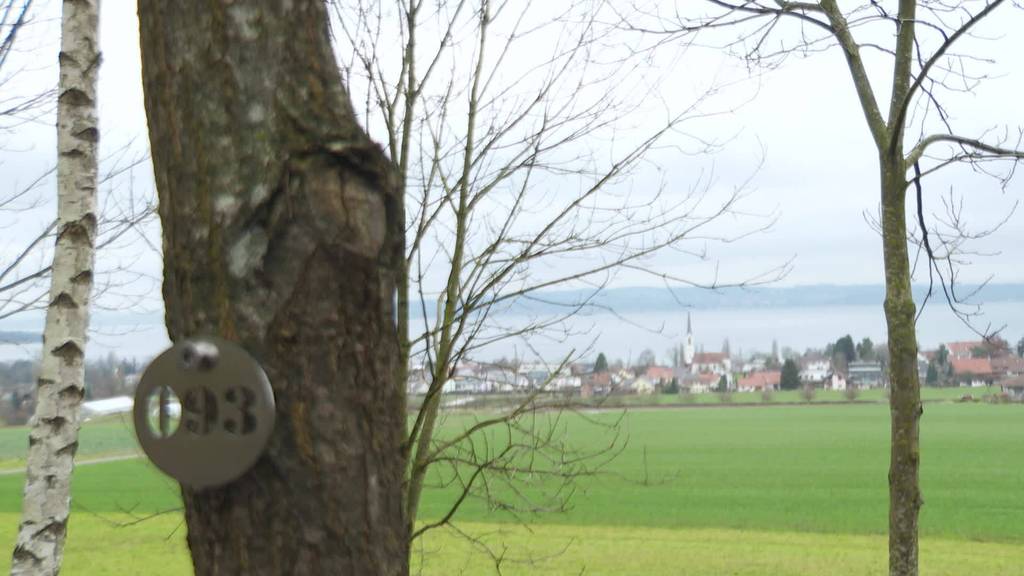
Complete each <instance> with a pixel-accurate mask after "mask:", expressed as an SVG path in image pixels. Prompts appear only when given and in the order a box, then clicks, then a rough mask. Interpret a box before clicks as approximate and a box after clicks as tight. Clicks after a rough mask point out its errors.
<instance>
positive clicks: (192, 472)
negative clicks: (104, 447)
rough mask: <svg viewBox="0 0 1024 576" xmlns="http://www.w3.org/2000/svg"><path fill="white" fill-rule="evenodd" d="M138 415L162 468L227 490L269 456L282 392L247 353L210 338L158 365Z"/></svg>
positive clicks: (142, 385) (139, 431)
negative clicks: (277, 399) (277, 395)
mask: <svg viewBox="0 0 1024 576" xmlns="http://www.w3.org/2000/svg"><path fill="white" fill-rule="evenodd" d="M179 399H180V400H179ZM133 416H134V421H135V435H136V436H137V437H138V439H139V444H141V445H142V449H143V450H144V451H145V452H146V454H147V455H148V456H149V458H150V460H152V461H153V464H155V465H156V466H157V468H159V469H160V470H162V471H164V472H165V473H167V474H168V475H170V476H172V477H173V478H174V479H176V480H178V481H179V482H181V483H182V484H185V485H187V486H190V487H192V488H197V489H199V488H206V487H211V486H220V485H223V484H227V483H229V482H231V481H233V480H235V479H237V478H239V477H240V476H242V475H243V474H245V473H246V472H247V471H248V470H249V469H250V468H252V466H253V465H254V464H255V463H256V461H257V460H259V458H260V456H261V455H262V454H263V451H264V449H265V448H266V445H267V440H268V439H269V438H270V433H271V432H272V431H273V429H274V393H273V390H272V389H271V387H270V381H269V380H268V379H267V376H266V374H265V373H264V371H263V369H262V368H261V367H260V365H259V364H258V363H257V362H256V361H255V360H254V359H253V358H252V357H251V356H250V355H249V354H248V353H247V352H246V351H245V350H243V349H242V348H241V347H239V346H238V345H236V344H233V343H231V342H227V341H225V340H221V339H219V338H202V339H197V340H190V341H186V342H182V343H179V344H177V345H175V346H174V347H172V348H171V349H169V350H167V351H165V352H164V353H163V354H161V355H160V356H158V357H157V358H156V359H155V360H153V363H152V364H150V365H149V367H147V368H146V371H145V373H144V374H143V375H142V379H141V380H140V381H139V386H138V389H137V390H136V392H135V407H134V410H133ZM151 419H152V420H153V421H155V422H156V424H155V425H154V424H151ZM172 420H173V421H174V424H175V425H174V427H173V428H172V426H171V424H172V422H171V421H172ZM178 422H180V423H181V426H177V423H178Z"/></svg>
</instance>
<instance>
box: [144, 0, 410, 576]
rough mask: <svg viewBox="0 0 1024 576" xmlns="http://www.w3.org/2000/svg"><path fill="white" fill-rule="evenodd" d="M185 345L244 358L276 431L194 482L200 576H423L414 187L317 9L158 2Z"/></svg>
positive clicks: (167, 166)
mask: <svg viewBox="0 0 1024 576" xmlns="http://www.w3.org/2000/svg"><path fill="white" fill-rule="evenodd" d="M139 22H140V32H141V46H142V76H143V87H144V89H145V101H146V114H147V117H148V121H149V134H150V144H151V149H152V157H153V167H154V173H155V176H156V184H157V192H158V193H159V200H160V204H159V211H160V219H161V222H162V224H163V248H164V285H163V294H164V302H165V306H166V311H167V316H166V322H167V329H168V332H169V334H170V337H171V339H172V340H175V341H178V340H180V339H182V338H187V337H190V336H195V335H200V334H211V335H218V336H221V337H223V338H226V339H229V340H232V341H235V342H238V343H239V344H240V345H242V346H243V347H245V348H246V349H247V350H248V351H249V352H250V353H251V354H252V355H253V356H254V357H255V358H256V359H257V360H258V361H259V362H260V363H261V365H262V366H263V368H264V369H265V370H266V372H267V375H268V377H269V379H270V382H271V383H272V385H273V388H274V394H275V399H276V410H277V422H276V424H275V427H274V432H273V434H272V436H271V438H270V440H269V443H268V447H267V450H266V452H265V453H264V455H263V456H262V458H261V459H260V460H259V461H258V462H257V463H256V465H255V466H254V467H253V469H251V470H250V471H248V472H247V473H246V474H244V475H243V476H242V477H241V478H239V479H238V480H236V481H234V482H232V483H231V484H229V485H226V486H222V487H216V488H210V489H205V490H201V491H198V490H192V489H189V488H184V487H183V488H182V496H183V499H184V503H185V518H186V521H187V524H188V545H189V548H190V550H191V554H192V561H193V566H194V569H195V573H196V574H197V575H199V576H204V575H207V574H209V575H214V574H245V575H247V576H260V575H268V576H271V575H272V576H278V575H280V574H332V575H346V574H351V575H363V574H367V575H369V574H372V575H381V576H389V575H398V576H401V575H403V574H406V573H408V562H409V553H408V550H409V547H408V541H407V530H406V524H405V518H404V514H403V506H402V486H403V472H404V468H405V466H404V461H405V460H404V458H403V455H402V449H403V441H404V439H405V405H404V404H405V402H404V383H403V382H400V381H399V380H398V379H397V378H396V377H395V376H396V374H398V373H399V368H400V367H399V366H398V359H399V356H400V346H401V343H400V342H399V337H398V332H397V330H396V326H395V322H396V318H395V317H394V314H395V304H394V297H395V289H396V281H397V279H398V278H399V277H400V270H401V261H402V257H403V255H402V251H403V249H402V237H403V230H404V225H403V221H402V213H401V184H400V182H399V180H398V178H397V177H396V176H395V173H394V171H393V167H392V166H391V164H390V163H389V161H388V159H387V158H386V157H385V155H384V154H383V152H382V150H381V149H380V148H379V147H377V146H376V145H374V144H373V143H372V142H370V140H369V139H368V137H367V136H366V134H365V133H364V132H363V130H362V129H361V128H360V127H359V126H358V125H357V123H356V120H355V115H354V113H353V110H352V107H351V103H350V101H349V96H348V94H347V92H346V89H345V87H344V85H343V84H342V81H341V77H340V74H339V73H338V67H337V64H336V62H335V58H334V54H333V52H332V49H331V44H330V40H329V36H328V24H327V13H326V7H325V6H324V3H323V2H321V1H319V0H301V1H299V0H296V1H293V2H282V1H281V0H249V1H247V2H235V3H225V2H221V1H220V0H175V1H174V2H169V1H167V0H140V2H139Z"/></svg>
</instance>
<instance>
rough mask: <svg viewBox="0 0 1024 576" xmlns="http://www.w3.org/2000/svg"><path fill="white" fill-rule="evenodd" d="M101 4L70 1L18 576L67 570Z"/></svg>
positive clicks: (15, 566) (81, 391) (64, 23)
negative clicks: (51, 243) (52, 231)
mask: <svg viewBox="0 0 1024 576" xmlns="http://www.w3.org/2000/svg"><path fill="white" fill-rule="evenodd" d="M98 14H99V2H98V0H65V2H64V4H63V15H62V20H61V52H60V85H59V89H58V93H59V97H58V99H57V155H58V156H57V219H58V226H57V244H56V247H55V249H54V254H53V272H52V276H51V284H50V300H49V307H48V308H47V311H46V326H45V328H44V331H43V359H42V367H41V368H40V372H39V381H38V387H37V404H36V413H35V417H34V421H33V424H32V430H31V432H30V433H29V449H28V461H27V467H26V473H25V492H24V499H23V502H22V509H23V511H22V520H21V525H20V527H19V529H18V539H17V543H16V544H15V548H14V556H13V559H12V562H11V574H32V575H49V574H57V573H58V572H60V565H61V559H62V557H63V552H64V541H65V538H66V536H67V524H68V516H69V514H70V510H69V508H70V504H71V473H72V471H73V469H74V458H75V452H76V451H77V449H78V428H79V412H80V408H81V404H82V398H83V397H84V396H85V341H86V332H87V330H88V327H89V296H90V292H92V283H93V282H92V280H93V271H92V270H93V251H94V250H93V247H94V244H95V240H96V214H95V211H96V173H97V168H96V150H97V147H98V140H99V131H98V130H97V127H96V78H97V72H98V69H99V62H100V55H99V38H98V35H99V34H98V32H99V31H98V27H99V18H98Z"/></svg>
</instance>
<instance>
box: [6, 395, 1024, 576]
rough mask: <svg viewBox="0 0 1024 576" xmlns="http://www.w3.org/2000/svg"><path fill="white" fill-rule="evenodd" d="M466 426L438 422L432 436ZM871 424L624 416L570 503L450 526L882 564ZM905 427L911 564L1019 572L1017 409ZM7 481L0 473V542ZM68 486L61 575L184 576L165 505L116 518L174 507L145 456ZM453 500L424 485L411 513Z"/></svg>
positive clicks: (581, 559)
mask: <svg viewBox="0 0 1024 576" xmlns="http://www.w3.org/2000/svg"><path fill="white" fill-rule="evenodd" d="M620 416H621V414H620V413H614V412H609V413H600V414H591V415H589V418H592V419H596V420H598V421H603V422H610V421H612V420H614V419H616V418H619V417H620ZM472 419H473V417H471V416H467V415H464V414H462V415H456V416H452V417H451V418H449V420H448V423H447V429H448V430H456V429H458V428H459V427H460V426H464V425H466V424H467V423H469V421H471V420H472ZM108 424H109V423H108ZM120 426H121V427H122V433H123V434H124V435H125V438H128V439H129V440H130V439H131V435H130V431H128V430H127V429H126V428H124V425H123V424H120ZM565 426H566V427H565V429H564V431H565V433H566V434H567V436H568V439H569V440H570V441H571V442H573V443H575V444H577V445H589V446H598V445H601V444H603V443H605V442H607V441H608V440H609V438H610V433H609V431H607V430H605V429H603V428H601V427H600V426H594V425H592V424H587V423H586V421H585V420H584V419H583V418H570V419H568V420H566V424H565ZM87 428H88V427H87ZM888 428H889V416H888V409H887V407H886V406H884V405H880V404H875V405H871V404H867V405H818V406H771V407H720V408H693V409H678V410H636V411H633V412H631V413H629V414H628V415H627V416H626V417H625V418H624V420H623V423H622V426H621V427H620V433H621V434H622V436H623V437H628V444H627V445H626V448H625V450H624V451H623V452H622V453H621V454H620V455H619V456H618V457H617V458H616V459H615V460H614V461H613V462H612V463H611V464H609V465H608V466H607V467H606V468H605V470H604V473H603V474H601V475H598V476H596V477H593V478H587V479H585V480H584V481H583V482H582V484H581V485H580V486H579V490H578V491H577V493H576V494H575V496H574V498H573V501H572V509H571V510H570V511H569V512H567V513H564V514H555V515H542V516H538V517H535V518H532V519H530V520H531V521H532V522H535V523H536V524H535V525H534V526H533V527H532V528H531V529H530V530H526V529H524V528H522V527H520V526H519V525H518V524H516V523H515V522H514V518H512V517H509V516H504V515H502V514H500V513H495V512H491V511H489V510H487V508H486V506H484V505H483V504H482V503H481V502H479V501H470V502H469V503H467V504H466V506H465V507H464V508H463V509H462V510H461V512H460V518H461V520H462V522H463V524H462V525H461V527H462V528H463V529H464V530H466V531H467V532H468V533H470V534H473V535H475V536H479V537H481V538H483V539H484V540H485V541H488V542H490V543H491V544H492V545H493V547H494V549H496V550H505V552H504V554H505V558H506V560H505V563H504V566H503V571H504V572H505V573H511V574H575V573H580V571H581V570H585V573H586V574H665V575H668V574H693V575H705V574H706V575H709V576H710V575H713V574H751V575H753V574H794V575H797V574H800V575H804V574H806V575H811V574H837V575H838V574H879V575H881V574H885V572H886V570H885V565H886V557H885V541H886V539H885V530H886V503H887V488H886V471H887V465H888V448H887V442H888V435H889V432H888ZM922 430H923V440H922V483H923V490H924V499H925V506H924V509H923V512H922V521H921V524H922V526H921V528H922V535H923V545H922V564H923V567H924V570H923V573H924V574H932V575H954V574H964V575H967V574H971V575H973V574H986V575H987V574H1000V575H1001V574H1006V575H1010V574H1015V575H1016V574H1021V573H1022V571H1021V566H1024V441H1022V438H1024V407H1022V406H1019V405H989V404H953V403H942V404H940V403H935V404H928V405H927V406H926V409H925V416H924V420H923V428H922ZM0 432H2V433H7V432H8V431H0ZM22 437H23V436H22ZM88 438H89V436H87V435H86V432H83V451H85V450H87V444H86V442H87V441H88V440H87V439H88ZM6 442H7V440H6V439H4V438H3V436H2V435H0V447H3V446H6V445H7V444H6ZM106 452H109V450H103V451H99V452H97V453H106ZM645 453H646V458H645ZM0 457H3V458H8V457H9V455H8V454H7V453H0ZM645 462H646V465H645ZM645 479H646V482H645ZM21 483H22V477H21V475H7V476H0V515H2V516H0V527H2V530H0V538H2V541H3V542H5V543H7V546H8V548H7V549H10V542H12V540H13V537H14V533H15V529H16V524H17V516H18V514H17V513H18V511H19V510H20V502H19V501H20V492H21ZM74 491H75V495H74V501H73V508H74V510H75V515H74V520H73V523H72V526H71V532H70V540H69V548H68V554H67V563H66V570H65V572H64V573H66V574H182V573H188V558H187V554H186V551H185V548H184V541H183V531H184V529H183V527H179V525H180V523H181V517H180V514H178V513H177V512H171V513H169V514H166V515H163V516H160V517H158V518H155V519H152V520H148V521H146V522H142V523H139V524H135V525H131V526H124V527H119V525H120V524H124V523H127V522H130V521H132V520H133V519H134V518H137V517H140V516H145V515H147V514H151V513H153V512H158V511H164V510H172V511H173V510H175V509H176V508H177V507H178V505H179V501H178V496H177V489H176V485H175V484H174V483H172V482H170V481H169V480H167V479H166V478H164V477H163V476H161V475H160V474H159V473H158V472H156V471H154V470H153V469H152V467H150V466H149V465H148V464H147V463H145V462H144V461H142V460H130V461H120V462H110V463H105V464H96V465H92V466H82V467H80V468H79V469H78V471H77V472H76V476H75V484H74ZM453 496H454V493H450V492H445V491H443V490H442V491H433V492H430V493H428V494H427V495H426V496H425V500H424V503H423V519H425V520H429V519H431V518H437V517H438V516H439V515H440V514H442V513H443V512H444V510H445V509H446V504H447V502H448V501H450V499H451V498H452V497H453ZM414 558H415V561H416V562H423V563H424V564H425V566H426V570H425V572H426V573H429V574H453V573H466V574H479V573H488V566H489V562H491V560H490V559H489V558H488V556H487V555H485V554H482V553H481V552H480V551H479V550H478V549H477V548H476V547H474V546H472V545H470V544H469V543H467V542H466V541H465V540H464V539H463V538H462V537H460V536H458V535H456V534H455V533H454V532H452V531H448V530H437V531H435V532H433V533H431V535H429V536H428V537H427V538H425V539H424V541H423V543H422V545H421V546H418V547H417V550H416V553H415V554H414ZM2 569H4V566H3V564H2V563H0V570H2Z"/></svg>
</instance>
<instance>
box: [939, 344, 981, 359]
mask: <svg viewBox="0 0 1024 576" xmlns="http://www.w3.org/2000/svg"><path fill="white" fill-rule="evenodd" d="M984 347H985V343H984V342H982V341H977V342H950V343H949V344H946V349H947V350H949V353H950V354H951V355H953V356H970V355H971V353H972V352H973V351H974V349H975V348H984Z"/></svg>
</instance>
